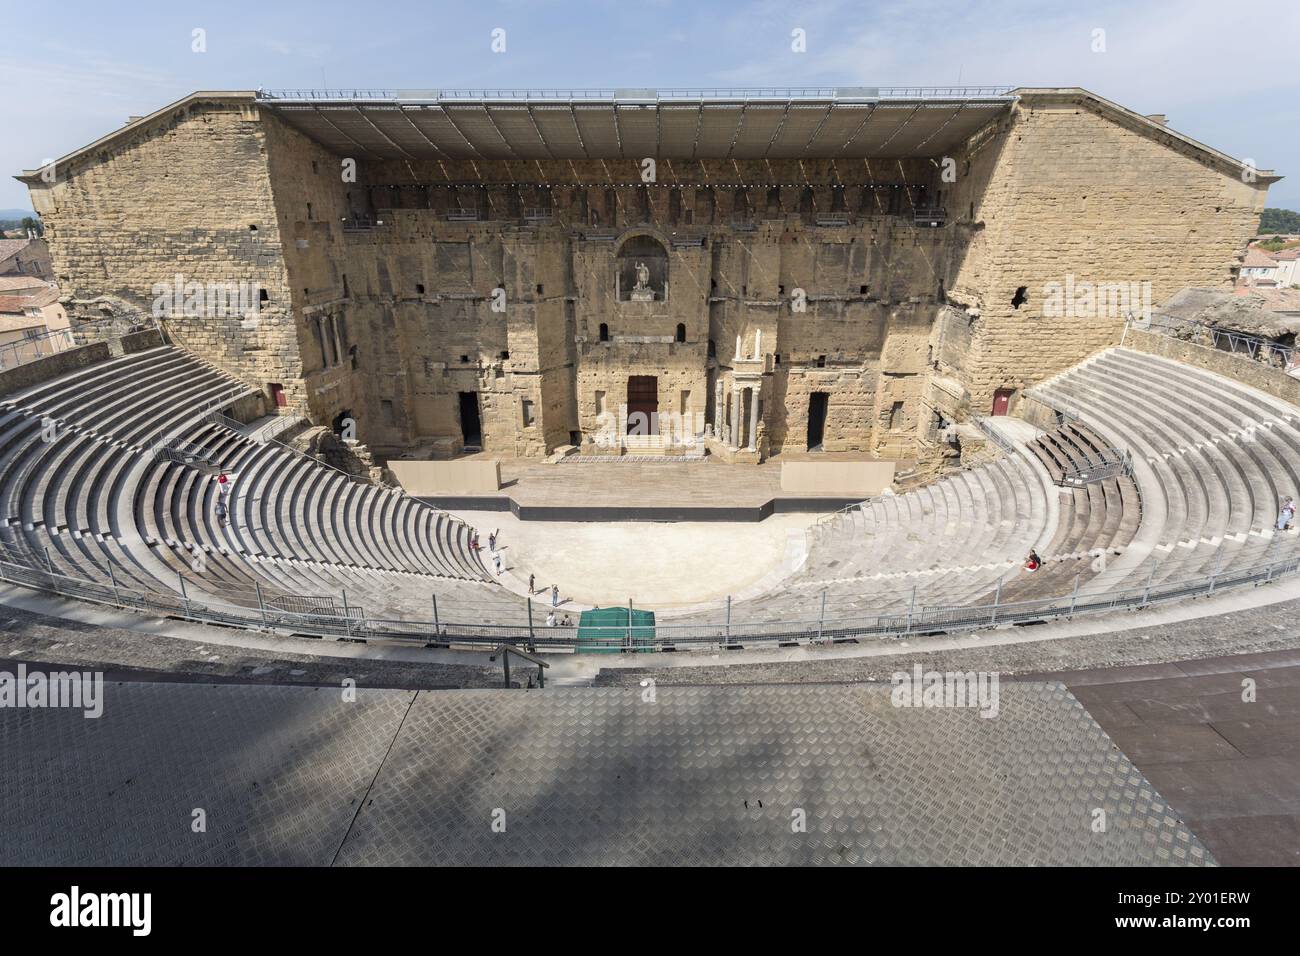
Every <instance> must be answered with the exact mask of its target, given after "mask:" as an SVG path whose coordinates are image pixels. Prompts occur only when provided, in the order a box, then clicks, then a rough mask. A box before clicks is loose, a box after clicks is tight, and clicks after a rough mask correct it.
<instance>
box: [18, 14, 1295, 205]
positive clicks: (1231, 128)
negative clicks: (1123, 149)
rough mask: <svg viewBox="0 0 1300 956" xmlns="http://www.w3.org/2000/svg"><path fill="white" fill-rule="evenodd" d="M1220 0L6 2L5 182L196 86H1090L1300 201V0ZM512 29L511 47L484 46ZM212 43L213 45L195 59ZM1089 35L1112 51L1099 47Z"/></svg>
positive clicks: (1278, 200)
mask: <svg viewBox="0 0 1300 956" xmlns="http://www.w3.org/2000/svg"><path fill="white" fill-rule="evenodd" d="M1245 10H1246V8H1243V7H1240V6H1234V5H1230V4H1227V3H1224V2H1223V0H1209V2H1206V0H1178V2H1147V3H1142V2H1137V3H1133V2H1129V3H1110V2H1100V3H1093V4H1080V3H1078V2H1073V3H1058V2H1052V0H1034V2H1027V0H1026V2H1022V0H998V2H990V3H979V2H972V3H966V2H947V0H922V2H913V3H902V2H875V0H856V2H840V0H821V2H816V3H799V2H775V0H755V2H750V0H733V2H713V0H694V2H680V0H611V2H582V0H572V2H568V3H541V2H524V0H517V2H513V3H512V2H506V3H496V2H488V0H479V2H472V3H462V2H449V3H412V2H396V3H384V2H379V0H373V2H366V3H361V2H356V0H351V2H332V0H317V2H313V3H287V2H279V3H277V2H272V0H263V2H260V3H248V2H242V0H228V2H223V3H181V2H170V3H162V2H154V0H130V2H129V3H127V4H113V3H107V2H104V0H99V2H93V3H86V2H78V0H71V2H60V3H58V4H52V5H48V6H39V5H38V6H33V5H31V4H19V3H17V2H15V0H0V22H3V23H4V31H3V35H0V89H3V90H4V91H6V92H5V95H4V97H3V101H0V129H3V130H4V135H3V137H0V172H3V173H4V176H3V177H0V208H9V207H27V208H30V202H29V200H28V197H27V191H26V188H25V187H24V186H22V185H21V184H20V183H17V182H15V181H14V180H12V179H11V178H10V176H12V174H14V173H17V172H18V171H19V170H21V169H23V168H33V167H36V166H38V165H39V164H40V163H41V162H42V161H43V160H45V159H46V158H49V157H56V156H60V155H62V154H64V153H66V152H68V151H70V150H72V149H75V148H76V147H79V146H83V145H85V144H86V143H88V142H90V141H91V140H93V139H95V138H97V137H99V136H101V135H103V134H104V133H107V132H109V131H111V130H112V129H114V128H116V127H117V126H119V125H121V124H122V123H124V122H125V121H126V118H127V117H128V116H130V115H137V114H143V113H149V112H152V111H153V110H156V109H158V108H159V107H161V106H164V105H166V104H167V103H169V102H172V101H173V100H176V99H179V98H180V97H182V96H184V95H185V94H187V93H190V92H192V91H194V90H197V89H255V88H257V87H259V86H260V87H267V88H283V87H329V88H368V87H383V88H404V87H405V88H420V89H429V88H436V87H672V86H678V87H680V86H765V85H766V86H811V85H816V86H847V85H868V86H904V85H918V86H921V85H924V86H935V85H950V84H957V83H962V84H967V85H1002V84H1006V85H1011V86H1082V87H1086V88H1087V89H1090V90H1092V91H1094V92H1096V93H1099V94H1101V95H1102V96H1105V97H1108V98H1109V99H1112V100H1115V101H1116V102H1119V103H1121V104H1123V105H1124V106H1127V107H1129V108H1131V109H1134V110H1137V111H1138V112H1141V113H1166V114H1168V116H1169V122H1170V125H1171V126H1172V127H1173V128H1174V129H1177V130H1179V131H1180V132H1183V133H1186V134H1187V135H1190V136H1192V137H1194V138H1196V139H1199V140H1201V141H1202V142H1205V143H1208V144H1209V145H1211V146H1214V147H1216V148H1218V149H1221V150H1223V151H1224V152H1227V153H1230V154H1231V155H1233V156H1236V157H1238V158H1243V159H1251V160H1253V161H1254V162H1255V163H1256V165H1257V166H1259V167H1260V168H1265V169H1267V168H1273V169H1276V170H1277V171H1278V172H1280V173H1282V174H1284V175H1287V176H1288V178H1287V179H1285V180H1283V181H1282V182H1281V183H1278V184H1277V185H1276V186H1274V187H1273V189H1272V190H1271V191H1270V196H1269V205H1270V206H1283V207H1287V208H1292V209H1300V72H1298V71H1297V70H1296V69H1295V66H1296V63H1297V49H1298V47H1300V3H1295V2H1288V3H1280V4H1270V5H1268V6H1267V7H1264V8H1259V9H1258V10H1255V9H1253V8H1252V10H1251V12H1250V14H1249V15H1248V16H1247V15H1246V14H1245ZM498 27H499V28H502V29H504V30H505V31H506V52H505V53H501V54H496V53H493V52H491V50H490V41H491V32H492V30H493V29H495V28H498ZM195 28H202V29H204V30H205V31H206V38H207V51H206V52H204V53H196V52H194V51H193V50H192V49H191V45H192V31H193V30H194V29H195ZM795 28H799V29H802V30H804V31H806V35H807V52H805V53H795V52H792V50H791V48H790V47H791V40H790V35H791V31H792V30H794V29H795ZM1095 30H1104V31H1105V51H1104V52H1094V51H1093V49H1092V46H1093V37H1094V31H1095Z"/></svg>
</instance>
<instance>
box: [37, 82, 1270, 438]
mask: <svg viewBox="0 0 1300 956" xmlns="http://www.w3.org/2000/svg"><path fill="white" fill-rule="evenodd" d="M21 178H22V179H23V180H24V181H25V182H27V183H28V184H29V186H30V188H31V193H32V197H33V203H34V204H35V208H36V210H37V211H38V212H39V213H40V214H41V216H42V220H43V222H44V224H45V228H46V233H45V236H46V239H47V240H48V241H49V243H50V246H51V250H52V255H53V261H54V271H55V274H56V278H57V281H58V283H59V286H60V288H61V289H62V290H63V294H64V301H65V303H66V305H67V307H68V311H69V315H70V316H71V318H72V321H73V323H74V326H75V325H76V324H77V323H78V322H79V321H85V320H92V319H97V318H100V317H102V316H105V315H123V314H131V313H140V312H151V311H152V312H155V313H157V312H159V311H160V303H161V305H162V308H161V311H162V312H163V313H165V315H164V321H165V324H166V325H167V327H168V328H169V330H170V332H171V333H172V335H173V337H174V339H175V340H176V341H177V342H179V343H180V344H182V345H184V346H185V347H187V348H190V349H192V350H194V351H196V352H198V353H199V354H201V355H203V356H204V357H207V358H209V359H211V360H213V361H215V362H217V363H218V364H220V365H222V366H223V367H225V368H227V369H228V370H229V371H231V372H232V373H234V374H236V375H239V376H241V377H242V378H244V379H246V380H247V381H249V382H250V383H253V384H256V385H258V386H260V387H262V388H264V389H265V390H266V394H267V396H268V398H270V399H272V400H274V401H275V402H276V403H277V404H281V405H284V406H286V407H289V408H292V409H294V410H296V411H299V412H301V413H303V414H305V415H307V416H309V417H310V418H311V419H312V420H313V421H315V422H318V423H334V424H336V425H337V424H339V423H342V422H344V421H345V420H347V419H352V420H353V421H355V423H356V426H357V437H359V438H360V439H361V440H362V441H364V442H366V443H367V444H368V445H370V446H371V447H372V448H374V449H376V450H378V451H380V452H382V453H387V454H398V453H417V454H420V455H434V456H442V455H451V454H455V453H457V452H459V451H461V450H464V449H466V448H471V449H472V448H482V449H484V450H486V451H489V452H492V453H496V454H501V455H506V456H509V455H519V456H541V455H545V454H548V453H550V452H552V451H554V450H555V449H556V448H559V447H561V446H564V445H579V446H582V447H584V448H585V449H588V450H590V449H591V448H593V447H596V448H600V447H607V446H606V443H607V442H608V441H609V439H610V435H611V433H612V434H613V436H614V441H615V442H616V443H618V442H622V441H623V438H622V436H623V435H625V434H627V433H632V434H634V435H635V434H636V433H637V432H639V431H644V430H645V429H646V428H647V427H648V428H649V429H650V430H651V431H652V432H653V433H654V434H653V436H652V440H654V441H661V442H662V441H663V440H664V439H665V438H667V439H668V441H669V443H670V444H671V443H672V440H673V438H674V437H681V436H682V435H683V434H685V435H687V436H689V437H691V438H694V437H695V436H696V435H699V434H706V435H708V436H710V439H709V440H710V441H711V443H712V445H711V447H712V448H713V450H714V452H715V453H717V454H721V455H724V456H729V457H732V458H734V459H736V460H742V461H743V460H757V459H759V458H761V457H763V456H767V455H773V454H778V453H780V452H781V451H783V450H786V451H799V452H802V451H806V450H809V449H817V448H820V449H822V450H826V451H860V452H866V453H871V454H875V455H879V456H885V457H918V458H925V457H927V456H928V455H931V454H934V453H936V450H937V442H938V440H939V439H938V436H939V433H940V431H941V429H942V426H943V425H944V424H946V423H950V422H954V421H961V420H965V419H967V418H969V417H971V416H973V415H981V414H989V413H991V412H1003V411H1006V410H1009V409H1012V410H1013V409H1014V406H1015V403H1016V401H1018V399H1019V396H1020V394H1021V393H1022V391H1023V389H1025V388H1026V387H1028V386H1031V385H1033V384H1034V383H1035V382H1037V381H1039V380H1041V379H1042V378H1045V377H1047V376H1049V375H1051V374H1054V373H1055V372H1057V371H1060V370H1062V369H1064V368H1066V367H1068V366H1069V365H1072V364H1074V363H1075V362H1077V361H1079V360H1080V359H1081V358H1083V357H1084V356H1086V355H1087V354H1089V353H1091V352H1093V351H1095V350H1096V349H1098V348H1101V347H1104V346H1105V345H1107V344H1111V343H1113V342H1116V341H1118V338H1119V335H1120V333H1121V331H1122V329H1123V326H1124V322H1125V320H1126V319H1127V318H1131V317H1136V316H1137V313H1139V312H1140V311H1141V303H1142V301H1143V295H1142V294H1138V295H1137V296H1136V298H1135V299H1129V298H1127V297H1126V298H1125V300H1124V301H1123V302H1118V301H1117V300H1116V299H1115V297H1114V296H1112V295H1109V294H1108V293H1107V292H1106V290H1112V291H1113V290H1114V289H1115V288H1122V290H1123V291H1125V292H1126V293H1127V291H1128V290H1129V289H1132V290H1134V291H1135V293H1137V292H1138V290H1144V294H1145V298H1146V301H1150V300H1151V299H1152V298H1154V300H1155V301H1161V300H1162V299H1164V298H1166V297H1168V296H1169V295H1170V294H1172V293H1173V292H1174V291H1175V290H1177V289H1180V288H1182V287H1184V286H1189V285H1195V286H1200V287H1208V288H1225V289H1229V288H1231V287H1232V285H1233V283H1234V281H1235V279H1236V277H1237V274H1238V270H1239V269H1240V266H1241V260H1242V257H1243V255H1244V253H1245V248H1246V243H1247V241H1248V240H1249V239H1250V237H1251V236H1252V235H1253V234H1254V231H1255V229H1256V226H1257V224H1258V220H1259V216H1260V213H1261V211H1262V210H1263V208H1264V201H1265V195H1266V191H1267V187H1268V185H1269V184H1270V183H1271V182H1273V181H1275V180H1276V178H1277V177H1275V176H1273V175H1272V174H1271V173H1269V172H1267V171H1259V170H1254V169H1252V168H1251V167H1249V166H1247V165H1244V164H1242V163H1240V162H1238V161H1236V160H1233V159H1231V158H1230V157H1227V156H1225V155H1223V154H1221V153H1218V152H1216V151H1215V150H1212V149H1210V148H1209V147H1206V146H1203V145H1201V144H1199V143H1196V142H1194V141H1192V140H1190V139H1188V138H1187V137H1184V136H1182V135H1180V134H1178V133H1175V132H1173V131H1172V130H1170V129H1169V128H1168V127H1167V126H1166V125H1165V124H1164V122H1163V120H1162V119H1160V118H1156V119H1151V118H1147V117H1143V116H1139V115H1138V114H1135V113H1132V112H1130V111H1128V110H1125V109H1123V108H1122V107H1119V106H1117V105H1115V104H1113V103H1109V102H1108V101H1105V100H1103V99H1101V98H1099V97H1096V96H1094V95H1092V94H1090V93H1087V92H1085V91H1082V90H1077V89H1052V90H1028V89H1026V90H999V91H946V92H945V93H943V94H938V93H926V92H924V91H921V92H917V91H906V92H903V91H887V90H886V91H881V90H849V91H791V92H790V93H788V94H774V93H772V92H770V91H769V92H767V93H764V94H755V95H754V96H753V97H739V98H738V97H736V96H735V95H734V94H729V95H723V94H719V95H716V96H714V95H710V94H707V93H703V94H700V95H698V96H692V97H676V98H672V97H662V96H658V95H656V94H653V93H652V92H650V91H606V92H598V93H593V94H590V95H587V96H576V97H575V96H573V95H569V96H567V97H563V98H562V97H557V96H553V95H550V94H542V93H538V94H533V95H528V96H523V95H519V94H514V95H506V94H502V95H500V96H492V95H485V96H483V95H480V96H472V97H471V96H466V95H461V94H453V93H447V92H443V93H429V92H426V93H423V94H402V93H386V94H376V95H373V96H371V95H367V96H359V97H338V96H328V95H320V94H280V95H274V96H272V95H268V94H259V93H196V94H194V95H193V96H191V97H188V98H186V99H185V100H183V101H181V102H179V103H176V104H173V105H171V106H169V107H166V108H164V109H163V110H160V111H159V112H157V113H155V114H153V115H152V116H148V117H144V118H142V119H140V120H137V121H135V122H133V123H131V124H129V125H128V126H127V127H125V128H123V129H122V130H119V131H116V132H115V133H113V134H110V135H109V136H107V137H105V138H104V139H102V140H100V141H98V142H96V143H93V144H90V145H89V146H87V147H85V148H84V149H82V150H79V151H77V152H76V153H73V154H71V155H69V156H66V157H64V158H62V159H60V160H58V161H57V162H56V163H55V164H54V165H53V167H52V168H48V169H45V170H32V171H29V172H27V173H24V174H23V176H22V177H21ZM1143 284H1145V286H1144V285H1143ZM214 287H225V288H228V289H235V288H238V289H239V290H241V294H240V296H239V297H238V299H237V302H238V304H237V306H236V307H230V304H229V302H228V301H227V300H225V299H224V298H223V299H222V300H221V303H219V304H222V305H224V307H221V308H213V307H212V295H211V290H212V289H213V288H214ZM1060 289H1066V290H1069V291H1070V297H1069V301H1068V302H1064V305H1065V307H1064V308H1062V304H1063V303H1062V301H1061V300H1062V296H1061V295H1060V294H1059V293H1058V290H1060ZM1080 289H1094V290H1096V291H1099V292H1100V293H1101V295H1099V296H1095V297H1093V298H1092V299H1091V300H1090V303H1089V304H1086V305H1084V304H1081V303H1082V298H1083V297H1082V296H1078V295H1075V293H1076V292H1077V290H1080ZM204 290H207V293H208V294H207V296H206V298H205V296H204V294H203V293H204ZM245 290H253V291H251V292H250V293H249V294H248V295H244V294H243V292H244V291H245ZM1076 299H1078V300H1079V301H1076ZM1102 299H1104V300H1105V305H1104V307H1099V305H1098V303H1099V301H1100V300H1102ZM196 301H197V304H196V305H195V306H194V307H193V308H190V307H189V306H190V305H191V304H192V303H195V302H196Z"/></svg>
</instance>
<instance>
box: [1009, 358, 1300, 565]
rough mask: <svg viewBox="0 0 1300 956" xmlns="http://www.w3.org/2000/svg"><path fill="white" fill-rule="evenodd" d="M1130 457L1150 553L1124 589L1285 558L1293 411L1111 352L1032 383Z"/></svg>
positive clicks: (1297, 444)
mask: <svg viewBox="0 0 1300 956" xmlns="http://www.w3.org/2000/svg"><path fill="white" fill-rule="evenodd" d="M1033 394H1034V396H1035V397H1037V398H1040V399H1041V400H1043V401H1046V402H1047V403H1049V404H1055V405H1056V406H1057V407H1060V408H1070V409H1074V410H1077V412H1078V413H1080V414H1081V415H1082V416H1083V417H1084V418H1085V420H1086V421H1087V422H1088V423H1089V424H1090V425H1091V426H1092V427H1093V428H1094V429H1095V430H1096V431H1097V432H1098V433H1100V434H1101V435H1102V436H1104V437H1105V438H1106V439H1107V440H1108V441H1109V442H1110V443H1111V444H1113V445H1116V446H1119V447H1124V448H1127V449H1128V450H1129V451H1130V452H1131V454H1132V455H1133V456H1134V474H1135V478H1136V480H1137V484H1138V488H1139V491H1140V493H1141V497H1142V502H1143V524H1142V528H1141V533H1140V537H1141V538H1143V539H1145V545H1146V547H1147V548H1148V549H1149V550H1148V553H1147V554H1146V556H1145V557H1144V559H1143V560H1142V561H1141V562H1140V563H1136V564H1134V565H1133V567H1132V568H1131V569H1130V571H1129V574H1128V580H1127V582H1126V586H1135V585H1142V584H1145V583H1151V584H1152V585H1154V584H1159V583H1161V582H1164V581H1173V580H1177V579H1180V578H1188V577H1191V576H1194V575H1210V574H1213V573H1214V572H1215V571H1216V570H1217V571H1218V572H1220V573H1222V572H1225V571H1231V570H1232V569H1234V568H1243V567H1247V566H1250V565H1253V564H1261V563H1264V562H1266V561H1273V560H1284V559H1287V558H1289V557H1290V556H1291V555H1292V554H1293V553H1294V552H1295V550H1296V545H1297V541H1298V540H1300V539H1298V538H1297V535H1296V534H1295V532H1294V531H1292V532H1278V531H1277V530H1276V528H1275V524H1276V520H1277V515H1278V508H1279V504H1280V502H1281V500H1282V499H1283V498H1284V497H1286V496H1288V495H1290V496H1297V491H1298V490H1300V409H1298V408H1296V407H1295V406H1293V405H1290V404H1288V403H1286V402H1284V401H1282V400H1281V399H1278V398H1275V397H1273V396H1271V395H1269V394H1267V393H1265V392H1262V391H1259V390H1258V389H1254V388H1251V387H1250V386H1248V385H1245V384H1243V383H1241V382H1239V381H1236V380H1235V379H1231V378H1227V377H1224V376H1222V375H1218V374H1215V373H1214V372H1210V371H1207V370H1204V369H1200V368H1196V367H1194V366H1191V365H1187V364H1184V363H1181V362H1175V361H1172V360H1170V359H1166V358H1163V357H1161V356H1156V355H1150V354H1147V353H1144V352H1137V351H1134V350H1132V349H1123V348H1113V349H1107V350H1105V351H1103V352H1100V353H1098V354H1097V355H1095V356H1093V357H1092V358H1091V359H1089V360H1087V361H1085V362H1083V363H1082V364H1080V365H1078V366H1075V367H1074V368H1072V369H1070V370H1068V371H1066V372H1065V373H1063V374H1061V375H1058V376H1056V377H1055V378H1052V379H1049V380H1048V381H1046V382H1044V383H1043V384H1042V385H1040V386H1038V387H1037V388H1035V389H1033Z"/></svg>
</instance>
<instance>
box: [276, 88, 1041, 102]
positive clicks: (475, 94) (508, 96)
mask: <svg viewBox="0 0 1300 956" xmlns="http://www.w3.org/2000/svg"><path fill="white" fill-rule="evenodd" d="M1015 89H1016V88H1015V87H1012V86H803V87H799V86H792V87H777V86H771V87H669V88H665V89H629V88H614V87H603V88H593V89H576V88H575V89H453V90H448V89H432V90H398V89H352V90H347V89H344V90H326V89H296V90H258V91H257V97H258V99H260V100H265V101H270V102H274V101H281V102H294V101H303V102H341V103H349V102H353V101H356V100H373V101H375V102H409V103H444V102H445V103H456V102H475V101H479V100H500V101H504V102H529V101H541V102H549V103H554V102H563V101H569V100H576V101H583V102H590V101H608V102H619V101H627V102H636V103H647V102H660V101H663V100H669V101H674V100H736V101H739V102H751V101H755V100H840V101H845V102H854V101H858V102H861V101H871V100H877V99H879V100H890V99H900V100H915V99H944V100H953V99H956V100H971V99H997V100H1010V99H1012V98H1013V96H1014V90H1015Z"/></svg>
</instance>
